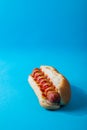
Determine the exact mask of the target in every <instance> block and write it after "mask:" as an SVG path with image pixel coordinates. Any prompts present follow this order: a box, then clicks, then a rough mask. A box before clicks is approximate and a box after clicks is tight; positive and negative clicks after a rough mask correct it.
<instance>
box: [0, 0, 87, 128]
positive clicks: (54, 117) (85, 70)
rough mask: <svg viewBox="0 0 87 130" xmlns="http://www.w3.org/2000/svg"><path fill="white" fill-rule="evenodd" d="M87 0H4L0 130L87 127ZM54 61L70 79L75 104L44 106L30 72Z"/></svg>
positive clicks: (0, 10) (0, 34) (0, 22)
mask: <svg viewBox="0 0 87 130" xmlns="http://www.w3.org/2000/svg"><path fill="white" fill-rule="evenodd" d="M86 7H87V2H86V0H71V1H69V0H65V1H64V0H61V1H58V0H53V1H52V0H44V1H43V0H42V1H41V0H36V1H35V0H12V1H11V0H0V130H29V129H31V130H35V129H38V130H49V129H50V130H60V129H61V130H65V129H69V130H73V129H74V130H77V129H79V130H82V129H84V130H87V123H86V122H87V8H86ZM40 65H52V66H55V67H56V68H57V69H58V70H59V71H60V72H61V73H62V74H63V75H65V76H66V77H67V79H68V80H69V82H70V84H71V90H72V97H71V101H70V103H69V104H68V105H67V106H65V107H64V108H62V109H60V110H58V111H48V110H45V109H44V108H42V107H40V105H39V104H38V100H37V98H36V96H35V94H34V92H33V90H32V89H31V88H30V86H29V84H28V81H27V79H28V75H29V74H30V73H31V72H32V69H34V68H35V67H39V66H40Z"/></svg>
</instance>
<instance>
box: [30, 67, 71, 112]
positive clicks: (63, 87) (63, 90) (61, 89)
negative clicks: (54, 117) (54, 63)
mask: <svg viewBox="0 0 87 130" xmlns="http://www.w3.org/2000/svg"><path fill="white" fill-rule="evenodd" d="M40 69H41V70H42V71H43V72H44V73H45V74H47V75H48V77H49V78H50V79H51V81H53V83H56V85H55V87H56V88H57V90H58V93H59V94H60V97H61V101H60V104H58V103H51V102H49V101H47V99H45V98H44V97H43V96H42V92H41V90H40V88H39V87H38V84H37V83H36V82H35V81H34V79H33V77H32V76H31V75H29V77H28V82H29V83H30V85H31V87H32V89H33V90H34V92H35V94H36V95H37V97H38V100H39V103H40V105H41V106H42V107H44V108H46V109H51V110H55V109H59V108H60V106H61V105H65V104H67V103H68V102H69V100H70V97H71V90H70V84H69V82H68V80H67V79H66V78H65V77H64V76H63V75H62V74H60V73H59V72H58V71H57V70H56V69H55V68H54V67H51V66H41V67H40Z"/></svg>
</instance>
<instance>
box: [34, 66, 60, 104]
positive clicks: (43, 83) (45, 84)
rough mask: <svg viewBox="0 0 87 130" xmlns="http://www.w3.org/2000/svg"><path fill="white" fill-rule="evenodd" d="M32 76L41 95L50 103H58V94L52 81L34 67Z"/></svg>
mask: <svg viewBox="0 0 87 130" xmlns="http://www.w3.org/2000/svg"><path fill="white" fill-rule="evenodd" d="M32 77H33V78H34V80H35V81H36V83H37V84H38V87H40V90H41V92H42V95H44V97H45V98H46V99H47V100H48V101H49V102H51V103H59V102H60V95H59V93H58V92H56V89H55V86H54V85H53V83H52V81H50V79H48V78H47V76H46V75H45V74H44V73H43V72H42V71H41V70H40V69H38V68H36V69H34V71H33V73H32Z"/></svg>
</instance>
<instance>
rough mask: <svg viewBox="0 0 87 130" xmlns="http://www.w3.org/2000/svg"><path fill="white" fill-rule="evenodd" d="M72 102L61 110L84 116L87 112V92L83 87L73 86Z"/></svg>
mask: <svg viewBox="0 0 87 130" xmlns="http://www.w3.org/2000/svg"><path fill="white" fill-rule="evenodd" d="M71 92H72V96H71V100H70V103H69V104H67V105H66V106H64V107H62V108H61V111H63V112H67V113H68V114H71V115H78V116H83V115H86V114H87V93H86V92H85V91H83V90H82V89H81V88H79V87H76V86H71Z"/></svg>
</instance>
